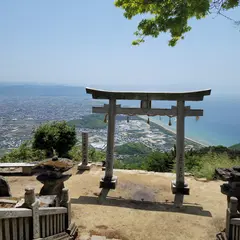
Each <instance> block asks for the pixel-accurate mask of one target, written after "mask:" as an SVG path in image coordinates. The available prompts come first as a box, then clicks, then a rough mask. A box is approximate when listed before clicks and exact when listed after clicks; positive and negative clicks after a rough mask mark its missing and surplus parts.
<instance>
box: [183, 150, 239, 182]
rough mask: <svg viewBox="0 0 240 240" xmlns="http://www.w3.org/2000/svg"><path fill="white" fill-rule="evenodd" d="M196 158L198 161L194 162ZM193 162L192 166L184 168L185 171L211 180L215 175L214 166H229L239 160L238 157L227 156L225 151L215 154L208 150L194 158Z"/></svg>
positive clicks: (232, 165)
mask: <svg viewBox="0 0 240 240" xmlns="http://www.w3.org/2000/svg"><path fill="white" fill-rule="evenodd" d="M192 158H194V157H192ZM196 160H197V161H198V163H196ZM188 161H189V160H188ZM193 162H195V164H193V165H192V168H191V169H186V171H189V172H191V173H192V174H193V175H194V176H195V177H198V178H203V177H204V178H207V179H208V180H212V179H214V177H215V169H216V168H231V167H234V166H237V165H239V163H240V160H239V158H236V159H231V158H229V156H228V154H227V153H221V154H217V153H211V152H210V153H207V154H205V155H203V156H201V157H197V158H195V161H193Z"/></svg>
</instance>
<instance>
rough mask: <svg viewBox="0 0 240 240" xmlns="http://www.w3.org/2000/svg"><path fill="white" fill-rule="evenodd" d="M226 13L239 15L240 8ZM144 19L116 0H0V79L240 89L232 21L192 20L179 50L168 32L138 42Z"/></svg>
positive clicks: (236, 32) (237, 36) (238, 39)
mask: <svg viewBox="0 0 240 240" xmlns="http://www.w3.org/2000/svg"><path fill="white" fill-rule="evenodd" d="M226 15H227V16H230V17H232V18H234V19H236V20H239V16H240V9H239V8H236V9H235V10H231V11H229V12H227V13H226ZM213 18H214V19H213ZM140 19H141V17H136V18H134V19H133V20H131V21H129V20H127V19H125V18H124V17H123V12H122V11H121V9H119V8H116V7H115V6H114V3H113V1H112V0H111V1H110V0H105V1H99V0H92V1H77V0H73V1H71V2H66V1H57V0H53V1H47V0H43V1H41V2H39V1H30V0H24V1H21V2H19V1H15V0H9V1H1V2H0V28H1V38H0V51H1V56H0V66H1V67H0V82H8V83H10V82H15V83H16V82H17V83H22V82H24V83H28V84H29V83H30V84H31V83H35V84H36V83H41V84H59V85H73V86H103V85H104V86H110V85H115V86H119V85H121V86H126V85H127V86H136V85H137V86H139V87H141V88H143V87H145V86H149V88H155V86H158V87H162V86H166V88H169V87H168V86H167V85H169V86H171V88H174V85H176V86H178V88H184V89H206V88H211V89H213V90H214V91H217V92H220V93H221V92H224V91H228V92H229V93H231V92H233V91H234V92H237V89H239V88H240V81H239V59H238V58H239V55H240V48H239V42H240V32H239V29H236V27H235V26H234V25H233V23H232V22H231V21H228V20H227V19H226V18H224V17H221V16H215V15H211V16H208V17H207V18H205V19H202V20H199V21H197V20H195V19H191V20H190V25H191V26H192V31H190V32H188V33H187V34H186V37H185V39H184V40H181V41H180V42H179V43H178V44H177V46H176V47H174V48H171V47H169V46H168V40H169V39H170V36H169V34H168V33H167V34H161V35H160V36H159V38H157V39H152V38H147V39H146V43H144V44H142V45H140V46H138V47H134V46H131V42H132V40H134V39H135V36H134V35H133V33H134V32H135V31H136V27H137V24H138V22H139V20H140ZM219 26H221V27H219ZM180 90H181V89H180Z"/></svg>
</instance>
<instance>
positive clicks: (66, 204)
mask: <svg viewBox="0 0 240 240" xmlns="http://www.w3.org/2000/svg"><path fill="white" fill-rule="evenodd" d="M61 207H66V208H67V221H65V222H66V226H65V227H66V229H67V228H68V227H69V226H70V224H71V201H70V199H69V193H68V189H67V188H64V189H63V190H62V199H61ZM66 229H64V230H66Z"/></svg>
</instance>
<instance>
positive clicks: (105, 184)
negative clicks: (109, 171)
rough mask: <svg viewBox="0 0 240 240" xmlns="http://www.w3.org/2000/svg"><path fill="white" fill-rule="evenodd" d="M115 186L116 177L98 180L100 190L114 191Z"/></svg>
mask: <svg viewBox="0 0 240 240" xmlns="http://www.w3.org/2000/svg"><path fill="white" fill-rule="evenodd" d="M116 186H117V177H116V176H113V177H112V178H105V177H102V178H101V180H100V188H104V189H116Z"/></svg>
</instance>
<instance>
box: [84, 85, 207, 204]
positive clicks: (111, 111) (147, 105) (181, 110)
mask: <svg viewBox="0 0 240 240" xmlns="http://www.w3.org/2000/svg"><path fill="white" fill-rule="evenodd" d="M86 92H87V93H88V94H91V95H92V98H93V99H105V100H106V99H108V100H109V104H104V106H103V107H93V108H92V112H93V113H105V114H108V135H107V154H106V170H105V176H104V177H103V178H102V179H101V180H100V188H104V189H115V188H116V184H117V177H116V176H113V160H114V159H113V154H114V132H115V116H116V114H129V115H149V116H154V115H158V116H171V117H174V116H176V117H177V137H176V139H177V141H176V181H173V182H172V185H171V186H172V192H173V194H176V196H175V202H178V204H180V205H181V204H182V202H183V195H189V187H188V184H187V183H186V182H185V181H184V149H185V148H184V139H185V137H184V125H185V124H184V121H185V117H191V116H195V117H199V116H203V110H201V109H191V108H190V107H189V106H185V101H202V100H203V98H204V96H208V95H210V94H211V90H210V89H208V90H202V91H194V92H181V93H169V92H123V91H120V92H113V91H103V90H98V89H91V88H86ZM117 100H140V101H141V104H140V108H128V107H127V108H125V107H124V108H123V107H121V105H117V104H116V103H117ZM153 100H165V101H176V102H177V106H172V107H171V108H170V109H167V108H152V106H151V103H152V101H153ZM176 197H177V199H176Z"/></svg>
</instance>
